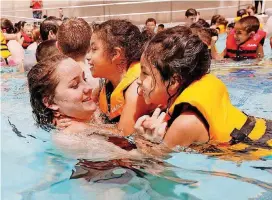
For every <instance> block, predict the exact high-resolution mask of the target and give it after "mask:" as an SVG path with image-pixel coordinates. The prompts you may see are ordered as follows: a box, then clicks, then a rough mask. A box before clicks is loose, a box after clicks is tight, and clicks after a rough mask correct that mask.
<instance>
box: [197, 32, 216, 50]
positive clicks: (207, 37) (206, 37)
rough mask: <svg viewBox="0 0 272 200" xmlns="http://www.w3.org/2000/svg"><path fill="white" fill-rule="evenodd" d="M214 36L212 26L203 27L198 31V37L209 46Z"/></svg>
mask: <svg viewBox="0 0 272 200" xmlns="http://www.w3.org/2000/svg"><path fill="white" fill-rule="evenodd" d="M213 36H214V34H213V31H212V29H211V28H202V29H200V30H199V32H198V37H199V38H200V39H201V40H202V42H204V43H205V44H207V45H208V46H209V45H211V41H212V37H213Z"/></svg>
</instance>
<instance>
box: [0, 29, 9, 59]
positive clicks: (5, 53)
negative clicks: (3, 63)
mask: <svg viewBox="0 0 272 200" xmlns="http://www.w3.org/2000/svg"><path fill="white" fill-rule="evenodd" d="M0 39H1V49H0V50H1V57H2V58H4V59H6V58H8V57H9V56H11V53H10V51H9V50H8V46H7V41H6V38H5V36H4V34H3V33H2V31H1V34H0Z"/></svg>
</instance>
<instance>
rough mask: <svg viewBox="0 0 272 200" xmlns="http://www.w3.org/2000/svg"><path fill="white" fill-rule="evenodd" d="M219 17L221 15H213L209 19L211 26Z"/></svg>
mask: <svg viewBox="0 0 272 200" xmlns="http://www.w3.org/2000/svg"><path fill="white" fill-rule="evenodd" d="M219 17H221V15H214V16H212V19H211V26H212V25H215V24H216V21H217V19H218V18H219Z"/></svg>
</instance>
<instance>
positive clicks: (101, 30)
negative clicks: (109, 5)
mask: <svg viewBox="0 0 272 200" xmlns="http://www.w3.org/2000/svg"><path fill="white" fill-rule="evenodd" d="M93 34H96V35H97V36H98V38H99V39H101V40H102V42H103V45H104V47H105V48H106V52H107V54H108V55H109V56H112V53H113V52H114V48H116V47H119V48H121V49H123V50H124V57H125V58H124V59H125V60H124V62H126V64H127V67H128V66H129V65H130V64H131V63H132V62H134V61H139V60H140V57H141V52H142V46H143V40H142V35H141V32H140V30H139V28H138V27H137V26H135V25H133V24H132V23H131V22H129V21H127V20H118V19H112V20H108V21H106V22H103V23H102V24H95V25H93Z"/></svg>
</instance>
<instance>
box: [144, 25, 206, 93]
mask: <svg viewBox="0 0 272 200" xmlns="http://www.w3.org/2000/svg"><path fill="white" fill-rule="evenodd" d="M143 59H146V61H147V62H148V63H150V64H151V65H153V66H154V67H155V68H156V69H157V70H158V71H159V73H160V76H161V79H162V81H164V82H165V81H169V85H168V86H167V91H168V87H169V86H170V83H171V79H172V78H173V77H174V76H175V77H178V81H179V82H180V84H181V87H180V90H179V91H178V93H180V92H182V90H184V89H185V88H186V87H188V86H189V85H190V84H191V83H192V82H193V81H195V80H198V79H200V78H201V77H202V76H204V75H205V74H207V73H209V70H210V64H211V60H210V54H209V50H208V47H207V45H205V44H204V43H203V42H202V41H201V40H200V39H199V37H198V36H196V35H194V34H193V33H192V31H191V30H190V28H188V27H185V26H177V27H173V28H169V29H167V30H165V31H162V32H160V33H158V34H157V35H155V36H154V37H153V38H152V39H151V40H150V41H149V43H147V45H146V46H145V49H144V53H143ZM151 65H150V66H151ZM151 71H152V69H151Z"/></svg>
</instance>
